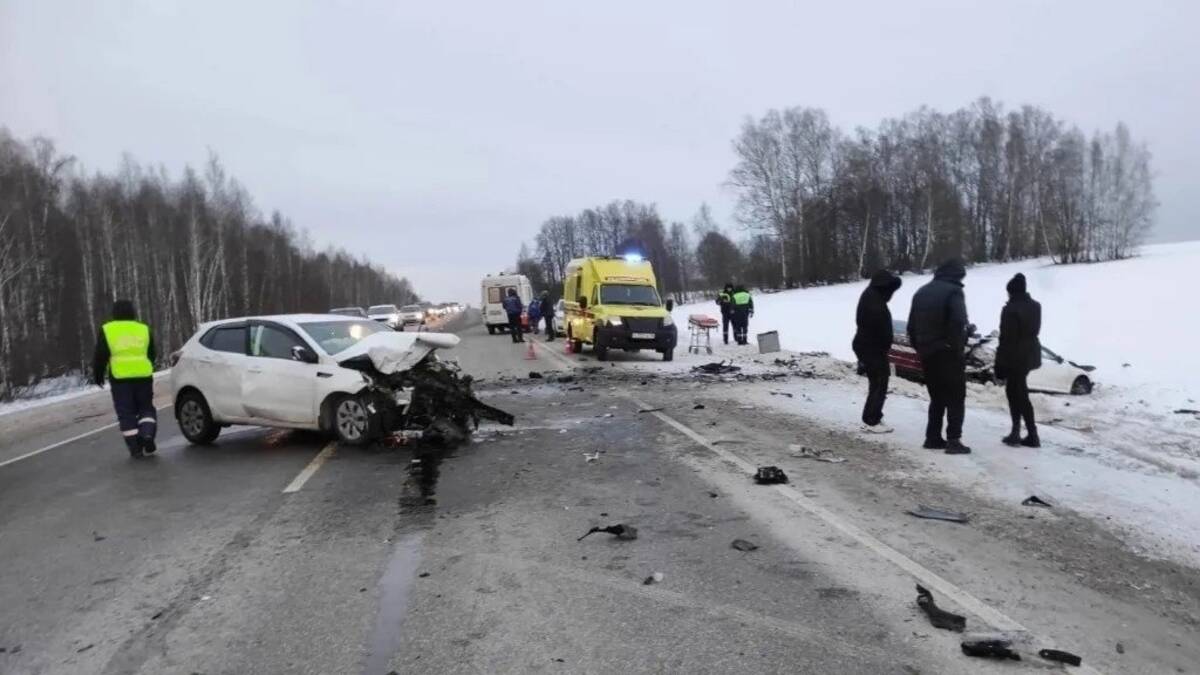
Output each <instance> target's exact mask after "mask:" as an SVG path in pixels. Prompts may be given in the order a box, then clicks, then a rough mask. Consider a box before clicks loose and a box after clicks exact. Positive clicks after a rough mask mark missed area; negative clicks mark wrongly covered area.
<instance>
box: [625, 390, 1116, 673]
mask: <svg viewBox="0 0 1200 675" xmlns="http://www.w3.org/2000/svg"><path fill="white" fill-rule="evenodd" d="M624 397H625V398H626V399H628V400H629V401H632V402H633V403H634V404H636V405H637V406H638V407H639V408H649V407H650V406H648V405H646V404H645V403H643V402H641V401H639V400H638V399H637V398H635V397H633V396H631V395H628V394H626V395H624ZM650 414H652V415H654V416H655V417H657V418H658V419H660V420H662V422H663V423H665V424H667V425H668V426H670V427H671V428H673V429H675V430H676V431H678V432H679V433H681V434H683V435H684V436H687V437H688V438H690V439H691V440H692V441H695V442H696V444H698V445H700V446H702V447H704V448H706V449H707V450H709V451H711V452H712V453H713V454H715V455H717V456H718V457H720V458H721V459H723V460H725V461H727V462H729V463H730V464H732V465H734V466H736V467H737V468H738V469H740V470H742V471H744V472H745V473H746V474H753V473H754V472H755V471H756V470H757V467H756V466H755V465H753V464H751V463H750V462H747V461H746V460H744V459H742V458H741V457H739V456H738V455H736V454H735V453H733V452H730V451H729V450H727V449H725V448H722V447H720V446H718V445H714V444H713V443H712V442H710V441H709V440H708V439H707V438H705V437H704V436H701V435H700V434H699V433H697V432H696V431H694V430H693V429H691V428H689V427H688V426H687V425H685V424H683V423H682V422H680V421H678V420H676V419H674V418H673V417H671V416H669V415H666V414H664V413H662V412H653V413H650ZM771 487H773V488H774V489H775V491H776V492H778V493H779V494H781V495H783V496H784V497H786V498H787V499H789V500H790V501H792V502H794V503H795V504H796V505H797V506H799V507H800V508H802V509H804V510H805V511H807V512H809V513H810V514H812V515H814V516H816V517H817V518H820V519H821V520H823V521H825V523H826V524H828V525H830V526H832V527H834V528H835V529H837V530H840V531H841V532H842V533H843V534H845V535H846V536H847V537H849V538H851V539H853V540H854V541H855V542H857V543H859V544H861V545H863V546H865V547H866V548H867V549H869V550H871V551H873V552H874V553H875V554H876V555H878V556H879V557H881V558H883V559H884V560H887V561H888V562H890V563H892V564H893V565H896V566H897V567H899V568H900V569H902V570H904V571H905V572H908V573H909V574H911V575H913V576H914V577H916V578H917V579H918V580H920V581H921V583H922V585H924V586H927V587H929V588H932V589H934V590H936V591H938V592H939V593H941V594H942V595H944V596H946V597H948V598H950V599H951V600H953V601H954V602H955V603H957V604H958V606H959V607H962V608H963V609H965V610H967V611H968V612H971V613H972V614H974V615H975V616H976V617H978V618H980V619H982V620H983V621H985V622H986V623H988V624H989V625H991V626H992V628H994V629H996V630H999V631H1017V632H1022V633H1026V634H1028V635H1030V636H1033V635H1034V634H1033V632H1032V631H1030V630H1029V629H1028V628H1026V627H1025V626H1023V625H1021V623H1020V622H1018V621H1017V620H1016V619H1013V618H1012V617H1009V616H1008V615H1007V614H1004V613H1003V612H1001V611H1000V610H998V609H995V608H993V607H991V606H989V605H987V604H986V603H984V602H983V601H982V600H979V599H978V598H976V597H975V596H973V595H971V594H970V593H968V592H967V591H965V590H963V589H961V588H959V587H958V586H956V585H954V584H953V583H952V582H950V581H947V580H946V579H944V578H942V577H941V576H939V575H938V574H937V573H936V572H933V571H932V570H929V569H926V568H925V567H922V566H921V564H920V563H918V562H916V561H915V560H913V559H912V558H909V557H908V556H906V555H904V554H903V553H901V552H899V551H897V550H896V549H894V548H892V547H891V546H888V545H887V544H885V543H883V542H882V541H880V540H879V539H876V538H875V537H874V536H872V535H871V534H869V533H867V532H866V531H864V530H862V529H860V528H859V527H858V526H856V525H854V524H852V523H850V522H848V521H846V520H844V519H843V518H842V517H841V516H839V515H837V514H836V513H834V512H832V511H830V510H829V509H826V508H825V507H823V506H821V505H820V504H817V503H816V502H814V501H813V500H811V499H809V498H808V497H805V496H804V495H803V494H801V493H800V492H799V491H797V490H796V489H795V488H793V487H791V486H789V485H773V486H771ZM1039 641H1040V642H1043V643H1049V641H1046V640H1039ZM1075 672H1080V673H1089V674H1091V675H1100V671H1098V670H1096V669H1095V668H1092V667H1090V666H1088V665H1086V664H1085V665H1083V666H1081V667H1079V668H1078V669H1077V670H1075Z"/></svg>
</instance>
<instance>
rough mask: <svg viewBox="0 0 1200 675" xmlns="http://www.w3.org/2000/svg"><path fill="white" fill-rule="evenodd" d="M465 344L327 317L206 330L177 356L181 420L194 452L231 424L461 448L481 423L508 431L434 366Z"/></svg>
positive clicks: (449, 370) (500, 417)
mask: <svg viewBox="0 0 1200 675" xmlns="http://www.w3.org/2000/svg"><path fill="white" fill-rule="evenodd" d="M458 342H459V338H458V337H457V336H455V335H450V334H446V333H398V332H395V331H393V330H390V329H389V328H388V327H387V325H386V324H383V323H380V322H378V321H373V320H370V319H364V318H355V317H348V316H336V315H330V314H290V315H282V316H261V317H243V318H237V319H226V320H222V321H214V322H211V323H206V324H204V325H202V326H201V327H200V329H199V330H198V331H196V334H195V335H193V336H192V338H191V339H190V340H188V341H187V343H186V344H184V346H183V348H182V349H180V350H179V351H178V352H175V354H173V355H172V359H173V366H172V369H171V383H172V386H173V388H174V391H175V418H176V419H177V420H178V422H179V428H180V429H181V430H182V431H183V435H184V436H185V437H186V438H187V439H188V440H189V441H191V442H192V443H197V444H208V443H212V442H213V441H214V440H216V438H217V435H218V434H220V431H221V428H222V427H227V426H230V425H233V424H248V425H257V426H267V427H280V428H287V429H311V430H319V431H324V432H326V433H330V434H332V435H334V436H336V438H337V439H338V440H339V441H340V442H341V443H343V444H346V445H365V444H367V443H370V442H372V441H374V440H376V439H378V438H380V437H381V436H383V435H386V434H391V433H395V432H398V431H404V430H413V431H421V432H424V433H425V434H426V435H427V436H433V437H436V438H440V439H443V440H446V441H458V440H463V439H465V437H466V436H467V435H469V434H470V431H471V425H472V424H476V425H477V424H478V420H479V419H480V418H485V419H492V420H495V421H497V422H500V423H502V424H510V425H511V424H512V421H513V418H512V416H511V415H509V414H507V413H505V412H503V411H501V410H497V409H495V408H492V407H490V406H487V405H485V404H483V403H481V402H480V401H479V400H478V399H476V398H475V396H474V394H473V393H472V391H471V377H470V376H468V375H463V374H462V373H461V372H460V371H459V370H458V367H457V365H455V364H453V363H445V362H443V361H441V360H439V359H438V358H437V356H436V353H435V352H436V351H437V350H438V349H449V348H452V347H454V346H455V345H457V344H458Z"/></svg>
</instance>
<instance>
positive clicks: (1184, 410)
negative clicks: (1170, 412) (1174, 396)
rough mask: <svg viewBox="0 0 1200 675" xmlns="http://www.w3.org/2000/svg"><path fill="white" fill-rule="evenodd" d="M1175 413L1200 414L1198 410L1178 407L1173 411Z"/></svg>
mask: <svg viewBox="0 0 1200 675" xmlns="http://www.w3.org/2000/svg"><path fill="white" fill-rule="evenodd" d="M1175 414H1176V415H1200V410H1192V409H1191V408H1180V409H1179V410H1176V411H1175Z"/></svg>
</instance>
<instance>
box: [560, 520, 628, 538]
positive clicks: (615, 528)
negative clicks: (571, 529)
mask: <svg viewBox="0 0 1200 675" xmlns="http://www.w3.org/2000/svg"><path fill="white" fill-rule="evenodd" d="M597 532H603V533H605V534H611V535H613V536H615V537H616V538H617V539H623V540H625V541H631V540H633V539H637V536H638V535H637V528H636V527H634V526H632V525H626V524H624V523H618V524H616V525H606V526H605V527H593V528H592V529H590V530H588V531H587V532H585V533H584V534H583V537H580V538H578V539H576V540H575V541H583V539H584V537H587V536H590V535H593V534H596V533H597Z"/></svg>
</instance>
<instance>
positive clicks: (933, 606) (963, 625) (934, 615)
mask: <svg viewBox="0 0 1200 675" xmlns="http://www.w3.org/2000/svg"><path fill="white" fill-rule="evenodd" d="M917 607H920V608H921V611H922V612H925V616H927V617H929V623H931V624H933V627H934V628H941V629H942V630H952V631H954V632H955V633H961V632H963V631H964V630H966V629H967V619H966V617H963V616H959V615H958V614H955V613H953V612H947V611H946V610H944V609H942V608H941V607H938V606H937V603H935V602H934V601H933V593H931V592H930V591H929V589H928V588H925V587H924V586H922V585H921V584H917Z"/></svg>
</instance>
